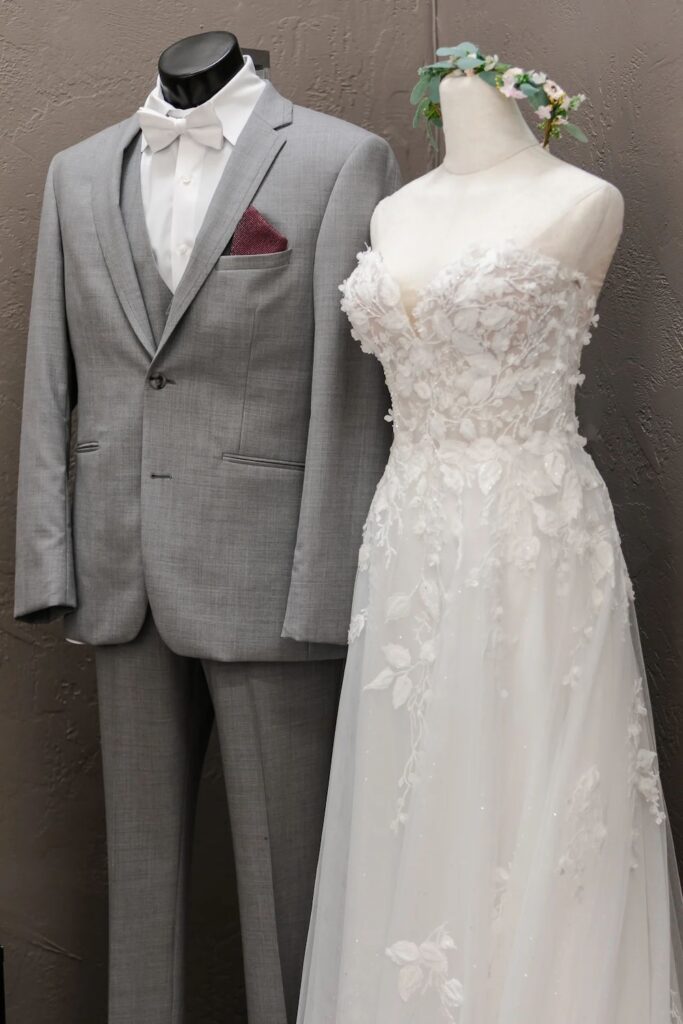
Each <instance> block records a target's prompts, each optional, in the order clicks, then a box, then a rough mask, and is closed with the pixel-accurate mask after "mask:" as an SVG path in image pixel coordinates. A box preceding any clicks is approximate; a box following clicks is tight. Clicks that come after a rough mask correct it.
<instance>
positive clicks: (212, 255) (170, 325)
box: [156, 82, 292, 355]
mask: <svg viewBox="0 0 683 1024" xmlns="http://www.w3.org/2000/svg"><path fill="white" fill-rule="evenodd" d="M291 120H292V104H291V103H290V101H289V100H286V99H285V98H284V97H283V96H280V94H279V93H278V92H277V90H276V89H275V88H274V87H273V86H272V85H271V84H270V82H268V83H267V84H266V88H265V89H264V90H263V92H262V93H261V96H260V97H259V100H258V102H257V104H256V106H255V107H254V110H253V112H252V114H251V117H250V118H249V120H248V121H247V123H246V125H245V126H244V128H243V129H242V132H241V133H240V136H239V138H238V140H237V144H236V145H235V149H234V150H233V152H232V153H231V154H230V159H229V160H228V162H227V164H226V166H225V170H224V171H223V174H222V175H221V179H220V181H219V182H218V186H217V188H216V191H215V193H214V195H213V197H212V199H211V202H210V203H209V208H208V210H207V212H206V216H205V218H204V221H203V223H202V225H201V227H200V229H199V233H198V234H197V239H196V241H195V245H194V248H193V250H192V253H191V255H190V259H189V261H188V264H187V267H186V269H185V273H184V274H183V276H182V277H181V279H180V281H179V282H178V287H177V288H176V290H175V294H174V296H173V301H172V302H171V308H170V310H169V314H168V319H167V321H166V326H165V328H164V333H163V335H162V336H161V339H160V341H159V345H158V347H157V350H156V354H157V355H158V354H159V352H161V350H162V349H163V347H164V345H165V344H166V342H167V341H168V339H169V337H170V336H171V334H172V333H173V331H174V330H175V328H176V327H177V325H178V323H179V321H180V319H181V317H182V316H183V314H184V313H185V312H186V310H187V308H188V306H189V305H190V303H191V302H192V300H193V299H194V297H195V295H196V294H197V292H198V291H199V289H200V288H201V286H202V284H203V283H204V281H205V280H206V278H207V276H208V274H209V271H210V270H211V269H212V267H213V266H214V264H215V262H216V260H217V259H218V257H219V256H220V254H221V253H222V252H223V250H224V249H225V247H226V245H227V244H228V242H229V241H230V239H231V237H232V235H233V233H234V230H235V228H236V227H237V224H238V222H239V220H240V217H241V216H242V214H243V213H244V211H245V210H246V208H247V206H248V205H249V203H250V202H251V200H252V198H253V196H254V194H255V192H256V191H257V189H258V187H259V185H260V184H261V182H262V181H263V179H264V177H265V176H266V173H267V171H268V169H269V168H270V166H271V164H272V163H273V161H274V160H275V157H276V156H277V155H278V153H279V152H280V150H281V149H282V147H283V146H284V144H285V135H284V133H283V132H278V131H277V129H278V128H280V127H282V126H283V125H286V124H290V123H291Z"/></svg>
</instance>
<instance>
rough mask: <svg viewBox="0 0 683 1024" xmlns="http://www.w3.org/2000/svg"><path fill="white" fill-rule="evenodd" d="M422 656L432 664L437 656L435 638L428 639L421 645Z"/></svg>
mask: <svg viewBox="0 0 683 1024" xmlns="http://www.w3.org/2000/svg"><path fill="white" fill-rule="evenodd" d="M420 657H421V658H422V660H423V661H426V662H428V663H429V664H431V663H432V662H433V661H434V659H435V658H436V647H435V645H434V641H433V640H427V641H425V643H423V644H422V646H421V647H420Z"/></svg>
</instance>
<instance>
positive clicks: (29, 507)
mask: <svg viewBox="0 0 683 1024" xmlns="http://www.w3.org/2000/svg"><path fill="white" fill-rule="evenodd" d="M240 62H241V54H240V51H239V46H238V44H237V41H236V40H235V39H234V37H233V36H230V34H229V33H210V34H208V35H207V37H192V38H191V39H189V40H183V41H182V42H181V43H179V44H175V46H173V47H170V48H169V49H168V50H167V51H165V52H164V54H162V58H161V60H160V62H159V72H160V77H162V75H163V82H162V84H163V89H164V95H165V97H166V99H167V100H170V99H171V98H172V100H173V103H177V104H178V105H179V106H180V107H181V108H182V109H187V107H188V105H189V106H191V105H192V104H199V105H200V106H201V103H202V101H204V102H206V99H207V98H209V99H211V98H212V97H213V96H214V95H215V93H216V90H220V89H221V88H222V87H224V86H225V87H227V89H228V90H229V89H230V85H231V84H232V77H233V76H234V73H235V70H236V69H238V68H239V67H241V66H243V62H242V63H240ZM189 116H191V115H188V117H189ZM233 120H234V119H233ZM237 120H238V121H239V118H238V119H237ZM224 127H225V126H224ZM239 127H240V130H239V133H238V137H236V138H235V139H234V140H233V141H231V145H232V150H231V153H230V157H229V160H228V161H227V163H226V164H225V167H224V170H223V171H222V174H221V176H220V179H219V180H218V182H217V183H216V182H213V184H214V186H215V191H214V192H213V195H212V198H211V201H210V203H209V206H208V210H207V212H206V215H205V217H204V219H203V222H202V224H201V226H199V228H198V231H197V233H196V235H194V236H193V237H192V239H191V242H192V244H191V245H189V246H188V245H184V244H183V246H181V248H182V249H188V248H189V249H190V250H191V254H190V255H189V258H188V260H187V263H186V269H185V270H184V272H183V273H182V274H181V275H180V278H179V281H178V282H177V287H175V289H174V290H173V292H172V293H171V290H170V289H169V288H168V287H167V286H166V284H165V282H164V281H163V280H162V278H161V275H160V274H159V269H158V266H157V264H156V261H155V254H154V251H153V248H152V245H151V244H150V238H149V235H148V231H147V230H146V222H145V208H144V204H143V196H142V190H141V174H140V168H141V157H142V156H143V155H145V154H144V152H143V149H142V145H141V143H142V139H141V133H140V121H139V117H138V115H137V114H135V115H132V116H131V117H128V118H126V119H125V120H124V121H121V122H120V123H118V124H115V125H112V126H110V127H108V128H106V129H104V130H103V131H102V132H99V133H98V134H97V135H96V136H93V137H91V138H88V139H84V140H83V141H81V142H79V143H77V144H76V145H75V146H71V147H70V148H69V149H67V150H65V151H63V152H61V153H58V154H57V155H56V156H55V157H54V158H53V160H52V163H51V165H50V169H49V171H48V178H47V183H46V188H45V195H44V200H43V212H42V216H41V228H40V236H39V243H38V254H37V260H36V272H35V279H34V298H33V303H32V308H31V319H30V328H29V339H28V348H27V363H26V375H25V388H24V407H23V419H22V441H21V455H20V474H19V498H18V514H17V523H18V529H17V556H16V580H15V582H16V589H15V609H14V614H15V616H16V618H17V619H20V620H23V621H26V622H47V621H52V620H53V619H55V618H57V617H60V616H65V633H66V636H67V638H68V639H70V640H73V641H81V642H86V643H89V644H92V645H93V646H94V649H95V662H96V668H97V684H98V700H99V709H100V731H101V739H102V761H103V775H104V785H105V798H106V799H105V802H106V815H107V842H108V853H109V1016H108V1024H132V1022H143V1021H144V1024H181V1022H182V1020H183V1012H184V1011H183V959H184V928H185V906H186V897H187V883H188V874H189V852H190V848H191V837H192V824H193V816H194V808H195V803H196V795H197V786H198V782H199V778H200V774H201V766H202V760H203V756H204V752H205V749H206V744H207V740H208V735H209V732H210V730H211V727H212V724H213V722H214V721H215V724H216V729H217V733H218V737H219V742H220V750H221V757H222V760H223V765H224V772H225V784H226V790H227V798H228V806H229V811H230V822H231V830H232V835H233V842H234V849H235V862H236V868H237V884H238V895H239V902H240V923H241V929H242V944H243V951H244V966H245V981H246V990H247V1003H248V1011H249V1021H250V1024H287V1022H291V1021H293V1019H294V1017H295V1014H296V1004H297V999H298V991H299V982H300V977H301V967H302V960H303V953H304V945H305V938H306V931H307V928H308V921H309V915H310V906H311V898H312V890H313V882H314V876H315V865H316V861H317V855H318V848H319V839H320V830H321V827H322V817H323V810H324V803H325V795H326V790H327V777H328V771H329V761H330V756H331V747H332V738H333V732H334V722H335V717H336V707H337V698H338V691H339V683H340V680H341V673H342V668H343V658H344V655H345V640H346V635H347V630H348V623H349V614H350V605H351V592H352V585H353V577H354V573H355V568H356V562H357V555H358V548H359V545H360V541H361V528H362V523H363V521H364V519H365V516H366V514H367V509H368V506H369V504H370V499H371V496H372V492H373V490H374V487H375V484H376V482H377V479H378V478H379V476H380V475H381V472H382V470H383V468H384V464H385V461H386V455H387V450H388V434H387V432H386V426H385V424H384V422H383V416H384V413H385V411H386V407H387V401H388V399H387V395H386V389H385V386H384V383H383V379H382V375H381V372H380V370H379V368H378V367H376V366H374V365H372V364H371V362H370V361H369V360H366V359H365V358H364V356H363V355H362V353H361V352H360V351H359V350H358V349H357V347H356V346H355V345H353V344H352V342H351V340H350V337H349V326H348V323H347V321H346V319H345V317H344V316H343V314H342V312H341V309H340V304H339V294H338V284H339V282H340V281H341V280H343V278H344V277H345V276H346V275H347V274H348V273H349V271H350V269H351V268H352V266H353V262H354V259H355V254H356V253H357V252H358V250H359V249H360V248H362V247H363V245H364V244H365V243H366V242H367V239H368V235H369V223H370V216H371V213H372V210H373V209H374V207H375V206H376V204H377V202H378V201H379V200H380V199H381V198H382V197H383V196H385V195H387V194H388V193H389V192H391V191H393V190H394V189H395V188H396V187H398V184H399V176H398V169H397V165H396V162H395V159H394V157H393V154H392V153H391V150H390V149H389V147H388V146H387V144H386V143H385V142H384V141H383V140H382V139H379V138H377V137H376V136H373V135H371V134H370V133H369V132H366V131H365V130H363V129H361V128H357V127H356V126H354V125H350V124H347V123H345V122H342V121H339V120H337V119H335V118H330V117H327V116H326V115H323V114H319V113H317V112H315V111H310V110H307V109H305V108H301V107H296V106H294V105H293V104H292V103H291V102H290V101H289V100H287V99H286V98H285V97H283V96H281V95H280V94H279V93H278V92H277V90H276V89H274V88H273V86H272V85H271V84H270V83H269V82H266V83H265V85H264V88H263V90H262V91H261V92H260V94H259V97H258V99H257V102H256V104H255V106H254V107H253V109H252V110H251V112H250V113H249V114H248V115H247V119H246V121H245V123H240V126H239ZM226 138H227V136H226ZM160 152H164V149H163V148H162V149H161V150H160ZM216 152H220V151H218V150H216ZM171 171H172V169H171ZM171 176H172V177H173V174H172V173H171ZM151 180H152V181H154V178H153V177H152V179H151ZM193 180H194V179H193ZM179 181H180V184H179V188H180V190H181V191H182V189H183V188H184V187H185V185H188V186H189V185H190V178H189V177H188V178H187V180H185V179H184V178H180V179H179ZM157 195H158V193H157ZM84 197H85V198H84ZM250 207H254V208H255V209H256V210H257V211H258V214H259V215H260V216H261V217H262V219H263V220H264V222H266V223H267V224H269V225H270V226H271V227H272V228H274V229H275V231H276V232H278V233H279V235H280V236H283V237H285V238H286V239H287V240H288V248H287V249H286V250H284V251H269V250H259V249H256V250H253V251H252V252H250V253H247V254H234V255H233V254H232V252H231V240H232V238H233V237H234V235H235V233H236V229H237V228H238V227H239V225H240V224H241V223H242V221H243V218H244V215H245V211H247V209H248V208H250ZM193 226H195V225H193ZM183 241H184V240H183ZM314 356H315V358H314ZM76 380H77V381H78V389H77V390H76V387H75V382H76ZM167 385H168V386H167ZM76 399H77V400H78V434H79V436H78V438H77V444H76V449H75V452H76V470H75V480H74V482H73V483H74V496H73V500H72V501H71V500H69V486H68V484H69V480H68V459H67V453H68V451H69V444H70V440H71V436H70V435H71V426H70V415H69V414H70V411H71V410H72V409H73V407H74V405H75V402H76ZM359 453H361V456H362V457H361V456H359Z"/></svg>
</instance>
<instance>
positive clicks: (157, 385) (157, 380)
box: [149, 373, 167, 391]
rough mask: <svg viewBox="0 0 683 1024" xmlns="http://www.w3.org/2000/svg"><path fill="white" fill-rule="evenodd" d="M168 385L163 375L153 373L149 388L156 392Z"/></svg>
mask: <svg viewBox="0 0 683 1024" xmlns="http://www.w3.org/2000/svg"><path fill="white" fill-rule="evenodd" d="M166 384H167V381H166V378H165V377H164V375H163V373H153V374H152V376H151V377H150V378H149V386H150V387H151V388H154V390H155V391H161V389H162V388H165V387H166Z"/></svg>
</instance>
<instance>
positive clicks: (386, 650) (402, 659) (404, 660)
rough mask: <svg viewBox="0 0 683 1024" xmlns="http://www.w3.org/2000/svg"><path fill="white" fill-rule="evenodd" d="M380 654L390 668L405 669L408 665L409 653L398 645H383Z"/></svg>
mask: <svg viewBox="0 0 683 1024" xmlns="http://www.w3.org/2000/svg"><path fill="white" fill-rule="evenodd" d="M382 653H383V654H384V657H385V658H386V659H387V661H388V662H389V664H390V665H391V667H392V668H399V669H400V668H407V667H408V665H410V651H409V650H408V649H407V648H406V647H401V645H400V644H385V645H384V647H383V648H382Z"/></svg>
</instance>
